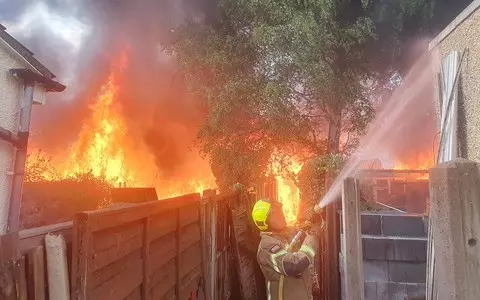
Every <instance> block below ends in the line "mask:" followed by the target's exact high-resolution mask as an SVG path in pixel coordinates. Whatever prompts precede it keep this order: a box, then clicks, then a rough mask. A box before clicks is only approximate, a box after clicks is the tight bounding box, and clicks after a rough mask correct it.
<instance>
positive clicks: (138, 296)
mask: <svg viewBox="0 0 480 300" xmlns="http://www.w3.org/2000/svg"><path fill="white" fill-rule="evenodd" d="M125 300H143V298H142V289H141V288H140V287H138V288H136V289H134V290H133V292H131V293H130V295H128V296H127V297H125Z"/></svg>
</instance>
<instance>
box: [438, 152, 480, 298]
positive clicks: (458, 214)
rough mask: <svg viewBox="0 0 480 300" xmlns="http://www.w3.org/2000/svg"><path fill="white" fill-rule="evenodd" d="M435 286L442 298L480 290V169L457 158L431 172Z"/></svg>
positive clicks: (471, 295)
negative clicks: (479, 248)
mask: <svg viewBox="0 0 480 300" xmlns="http://www.w3.org/2000/svg"><path fill="white" fill-rule="evenodd" d="M430 195H431V201H430V203H431V205H432V210H433V215H432V216H431V218H432V217H433V218H432V227H431V228H430V229H429V230H432V231H433V240H434V242H435V243H434V246H433V247H434V249H433V250H434V251H435V272H434V274H435V289H436V290H437V292H438V295H439V296H440V297H441V298H442V299H465V300H473V299H478V295H479V294H480V285H479V284H478V282H480V271H479V266H480V251H479V250H478V247H479V245H480V244H479V237H480V170H479V165H478V164H477V163H475V162H472V161H467V160H464V159H456V160H453V161H450V162H447V163H442V164H439V165H437V166H436V167H435V168H433V169H432V170H431V172H430Z"/></svg>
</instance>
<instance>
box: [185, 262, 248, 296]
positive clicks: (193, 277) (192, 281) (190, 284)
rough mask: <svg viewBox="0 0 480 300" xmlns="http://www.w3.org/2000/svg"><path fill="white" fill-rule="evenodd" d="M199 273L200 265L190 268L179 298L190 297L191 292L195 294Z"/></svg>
mask: <svg viewBox="0 0 480 300" xmlns="http://www.w3.org/2000/svg"><path fill="white" fill-rule="evenodd" d="M201 274H202V270H201V268H200V266H198V267H197V268H195V269H194V270H192V273H191V274H189V276H188V278H185V279H184V280H183V284H182V286H183V288H182V291H181V294H180V299H191V298H190V297H191V296H192V294H193V295H196V292H197V289H198V287H199V283H200V282H199V281H200V276H201ZM195 299H196V298H195ZM242 299H243V298H242Z"/></svg>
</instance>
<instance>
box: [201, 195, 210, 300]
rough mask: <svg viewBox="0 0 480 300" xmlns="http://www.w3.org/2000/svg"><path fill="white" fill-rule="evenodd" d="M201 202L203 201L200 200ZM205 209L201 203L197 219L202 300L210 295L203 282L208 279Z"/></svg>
mask: <svg viewBox="0 0 480 300" xmlns="http://www.w3.org/2000/svg"><path fill="white" fill-rule="evenodd" d="M202 200H203V199H202ZM205 207H206V205H205V204H204V203H202V204H201V205H200V207H199V208H198V219H199V230H200V251H201V256H202V265H201V267H202V277H203V280H202V291H203V295H202V296H203V298H206V299H210V294H209V293H208V289H207V288H206V284H205V282H207V279H208V275H207V274H208V269H207V266H208V265H207V251H206V248H207V241H206V236H205V223H206V215H205Z"/></svg>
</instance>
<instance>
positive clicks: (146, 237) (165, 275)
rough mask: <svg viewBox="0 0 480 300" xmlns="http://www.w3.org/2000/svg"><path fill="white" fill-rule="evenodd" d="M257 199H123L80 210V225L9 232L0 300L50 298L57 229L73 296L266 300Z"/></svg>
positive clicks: (1, 240)
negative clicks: (254, 218) (50, 237)
mask: <svg viewBox="0 0 480 300" xmlns="http://www.w3.org/2000/svg"><path fill="white" fill-rule="evenodd" d="M254 201H255V195H253V194H247V193H241V192H237V191H236V192H230V193H225V194H219V195H216V194H215V192H214V191H213V192H212V191H208V192H205V194H204V197H203V198H202V197H201V196H200V195H199V194H191V195H185V196H182V197H177V198H172V199H165V200H159V201H152V202H147V203H142V204H116V205H114V206H112V207H110V208H105V209H101V210H96V211H89V212H81V213H78V214H77V215H76V216H75V220H74V221H73V225H72V222H67V223H62V224H56V225H51V226H45V227H41V228H34V229H29V230H24V231H21V232H19V233H14V234H9V235H5V236H2V237H0V262H1V263H2V264H1V266H0V267H1V270H2V272H0V276H3V277H2V278H0V299H22V300H24V299H33V300H43V299H51V297H50V296H51V295H50V294H53V293H52V292H51V291H49V282H48V277H49V276H50V274H48V272H47V261H46V258H47V256H48V255H46V253H45V252H46V251H45V236H46V235H47V234H48V233H53V234H56V235H61V236H63V238H64V239H65V241H66V248H67V251H66V254H67V259H66V261H67V262H68V271H69V273H70V275H69V276H66V272H67V271H66V270H65V276H63V277H64V279H65V284H66V289H67V290H68V289H69V290H70V291H71V299H93V300H95V299H105V300H108V299H181V300H187V299H208V300H210V299H212V300H213V299H215V300H227V299H232V300H234V299H252V300H254V299H258V300H262V299H264V298H265V295H266V294H265V290H264V280H263V276H262V274H261V272H260V270H259V267H258V265H257V264H256V257H255V253H256V247H257V246H258V234H256V232H255V230H254V228H253V224H251V223H252V222H251V218H249V214H250V210H251V206H252V205H253V202H254ZM47 250H49V251H51V249H47ZM47 252H48V251H47ZM49 265H50V262H49ZM65 269H67V268H66V267H65ZM68 277H69V278H68ZM68 279H70V280H68ZM1 293H3V294H1ZM55 299H57V298H55ZM58 299H63V298H62V297H61V298H58Z"/></svg>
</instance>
